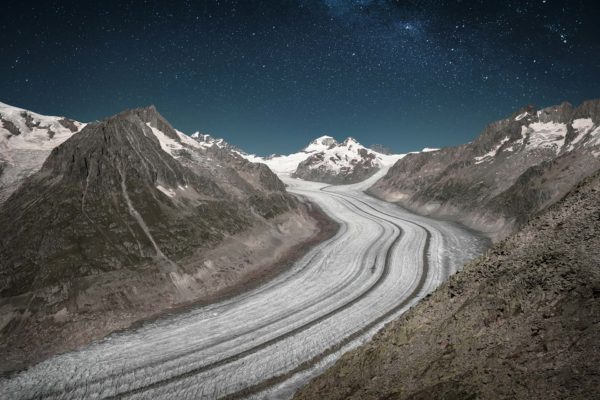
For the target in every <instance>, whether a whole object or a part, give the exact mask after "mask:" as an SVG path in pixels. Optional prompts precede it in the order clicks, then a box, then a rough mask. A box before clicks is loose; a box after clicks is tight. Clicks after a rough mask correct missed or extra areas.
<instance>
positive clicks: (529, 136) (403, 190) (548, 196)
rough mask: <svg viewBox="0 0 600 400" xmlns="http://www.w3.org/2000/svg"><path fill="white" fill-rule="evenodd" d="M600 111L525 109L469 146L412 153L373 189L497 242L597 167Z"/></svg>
mask: <svg viewBox="0 0 600 400" xmlns="http://www.w3.org/2000/svg"><path fill="white" fill-rule="evenodd" d="M599 110H600V100H592V101H588V102H585V103H583V104H582V105H580V106H579V107H573V106H571V105H570V104H568V103H563V104H561V105H560V106H554V107H548V108H545V109H541V110H535V109H534V108H533V107H526V108H524V109H521V110H520V111H518V112H516V113H515V114H513V115H512V116H511V117H510V118H507V119H504V120H501V121H497V122H494V123H492V124H490V125H489V126H488V127H486V129H485V130H484V131H483V132H482V133H481V135H480V136H479V137H478V138H477V139H475V140H474V141H473V142H471V143H468V144H465V145H462V146H458V147H450V148H444V149H441V150H438V151H431V152H422V153H417V154H408V155H407V156H406V157H404V158H402V159H400V160H399V161H397V162H396V164H395V165H394V166H393V167H392V168H390V170H389V171H388V173H387V174H386V175H385V176H384V177H383V178H382V179H381V180H379V181H378V182H377V183H376V184H375V185H374V186H373V187H372V188H370V189H369V192H370V193H371V194H373V195H375V196H377V197H379V198H382V199H384V200H388V201H392V202H397V203H399V204H400V205H402V206H404V207H406V208H409V209H411V210H413V211H416V212H418V213H422V214H426V215H433V216H438V217H444V218H452V219H456V220H459V221H460V222H463V223H465V224H466V225H468V226H470V227H472V228H475V229H478V230H480V231H483V232H486V233H488V234H489V235H490V236H491V237H492V238H494V239H500V238H502V237H505V236H506V235H508V234H510V233H512V232H514V231H515V229H518V227H520V226H522V225H523V224H524V223H525V222H527V220H528V218H529V217H530V216H531V215H534V214H535V213H537V212H539V211H540V210H543V209H544V208H546V207H547V206H549V205H550V204H552V203H554V202H555V201H556V200H557V199H560V198H561V197H562V196H564V195H565V194H566V193H567V192H568V191H569V190H570V189H571V188H572V187H573V186H574V185H575V184H577V182H579V181H580V180H581V179H583V178H584V177H586V176H589V175H590V174H592V173H594V172H595V171H597V170H598V169H600V111H599Z"/></svg>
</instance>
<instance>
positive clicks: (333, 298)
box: [0, 170, 488, 399]
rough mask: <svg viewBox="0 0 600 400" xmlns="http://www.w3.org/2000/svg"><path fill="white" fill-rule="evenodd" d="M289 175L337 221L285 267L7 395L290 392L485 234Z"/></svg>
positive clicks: (89, 352) (37, 371)
mask: <svg viewBox="0 0 600 400" xmlns="http://www.w3.org/2000/svg"><path fill="white" fill-rule="evenodd" d="M384 172H385V170H382V171H380V172H379V173H378V174H377V175H375V176H373V177H372V178H371V181H365V182H363V183H361V184H357V185H348V186H337V187H327V185H326V184H321V183H312V182H306V181H301V180H297V179H292V178H285V177H284V181H285V182H286V183H287V184H288V187H289V191H290V192H291V193H294V194H296V195H300V196H303V197H305V198H307V199H309V200H310V201H312V202H314V203H315V204H317V205H319V206H320V207H321V208H322V209H323V211H324V212H325V213H327V214H328V215H329V216H330V217H332V218H333V219H334V220H335V221H336V222H338V223H339V224H340V230H339V232H338V233H337V234H336V236H335V237H333V238H332V239H329V240H327V241H325V242H323V243H322V244H320V245H317V246H316V247H315V248H313V249H312V250H311V251H310V252H309V253H308V254H307V255H305V256H304V257H303V258H301V259H300V260H299V261H298V262H296V263H295V264H294V265H293V266H292V267H291V268H290V269H289V270H288V271H286V272H284V273H282V274H280V275H278V276H277V277H275V278H274V279H273V280H271V281H269V282H268V283H267V284H265V285H263V286H260V287H258V288H256V289H253V290H251V291H249V292H247V293H244V294H241V295H239V296H236V297H234V298H232V299H229V300H225V301H222V302H217V303H215V304H212V305H208V306H205V307H200V308H197V309H193V310H190V311H189V312H186V313H183V314H180V315H176V316H173V317H170V318H167V319H164V320H159V321H156V322H153V323H147V324H145V325H143V326H142V327H141V328H139V329H138V330H134V331H127V332H123V333H119V334H114V335H112V336H109V337H108V338H107V339H105V340H103V341H100V342H97V343H94V344H92V345H91V346H89V347H86V348H84V349H82V350H80V351H77V352H73V353H68V354H65V355H62V356H57V357H54V358H50V359H49V360H47V361H44V362H42V363H40V364H38V365H36V366H34V367H32V368H30V369H28V370H27V371H24V372H22V373H20V374H16V375H14V376H12V377H11V378H10V379H6V380H3V381H2V382H1V383H0V391H1V392H0V393H2V394H3V395H4V396H8V397H10V398H22V399H27V398H80V397H82V396H85V397H96V396H99V397H109V398H110V397H119V398H121V397H131V398H147V397H149V396H150V397H152V398H173V397H177V398H204V397H205V398H215V397H228V398H238V397H246V396H249V395H257V396H259V397H260V396H263V395H266V396H268V397H273V396H276V397H280V396H284V397H287V396H290V395H291V394H292V393H293V391H294V390H295V389H296V388H297V387H299V386H301V385H302V384H303V383H305V382H306V381H307V380H308V379H309V378H310V377H312V376H314V375H315V374H317V373H318V372H319V371H322V370H323V368H325V367H326V366H328V365H330V364H331V363H332V362H333V361H334V360H335V359H336V358H337V357H339V355H340V354H341V353H342V352H344V351H347V350H348V349H350V348H353V347H355V346H356V345H358V344H360V343H362V342H364V341H365V340H367V339H368V338H369V337H370V336H371V335H373V334H374V333H375V332H376V331H377V330H378V329H380V328H381V326H383V324H385V323H386V322H387V321H389V320H391V319H393V318H394V317H396V316H398V315H400V314H401V313H402V312H404V311H405V310H407V309H408V308H409V307H410V306H411V305H413V304H415V303H416V302H417V301H418V300H419V299H421V298H423V297H424V296H425V295H427V293H429V292H431V291H432V290H433V289H434V288H435V287H437V286H438V285H439V284H440V283H441V282H443V281H444V280H445V279H447V277H448V276H449V275H451V274H452V273H454V272H455V271H456V270H457V269H458V268H460V266H461V265H462V264H463V263H464V262H465V261H467V260H469V259H472V258H473V257H475V256H476V255H478V254H480V253H481V252H482V251H483V249H484V248H485V247H486V245H487V243H488V242H487V240H486V239H484V238H482V237H479V236H476V235H474V234H473V233H471V232H469V231H466V230H465V229H463V228H460V227H459V226H457V225H455V224H453V223H446V222H440V221H436V220H432V219H429V218H425V217H420V216H416V215H414V214H412V213H409V212H406V211H403V210H401V209H399V208H397V207H396V206H394V205H391V204H389V203H385V202H382V201H380V200H376V199H374V198H372V197H369V196H366V195H364V194H363V193H362V190H364V188H365V187H366V185H369V184H370V183H371V182H372V180H374V179H377V178H378V177H379V176H380V175H381V174H383V173H384Z"/></svg>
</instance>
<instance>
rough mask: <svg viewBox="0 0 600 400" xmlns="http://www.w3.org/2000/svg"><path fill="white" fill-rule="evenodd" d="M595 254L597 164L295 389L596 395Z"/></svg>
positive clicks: (598, 284) (598, 301) (599, 233)
mask: <svg viewBox="0 0 600 400" xmlns="http://www.w3.org/2000/svg"><path fill="white" fill-rule="evenodd" d="M598 260H600V174H595V175H593V176H592V177H590V178H587V179H586V180H584V182H583V183H582V184H581V185H579V186H578V187H576V188H575V189H574V190H573V191H572V192H571V193H569V194H568V195H567V196H566V197H565V198H564V199H562V200H561V201H559V202H558V203H556V204H554V205H553V206H551V207H550V208H548V209H547V210H546V211H545V212H544V213H543V214H541V215H540V216H538V217H536V218H534V219H533V220H531V221H530V222H529V223H528V224H526V226H525V227H524V228H523V229H522V230H521V231H520V232H519V233H517V234H515V235H514V236H511V237H509V238H507V239H505V240H503V241H501V242H499V243H497V244H496V245H495V246H494V247H493V248H492V249H490V250H489V251H488V252H487V254H486V255H485V256H483V257H481V258H480V259H478V260H476V261H474V262H472V263H471V264H468V265H467V266H466V267H465V268H464V270H462V271H461V272H460V273H457V274H456V275H454V276H453V277H451V278H450V280H449V281H448V282H447V283H445V284H443V285H442V286H441V287H440V288H439V289H438V290H436V291H435V292H434V293H433V294H432V295H430V296H428V297H427V298H426V299H425V300H423V301H422V302H421V303H419V304H418V305H417V306H415V307H414V308H413V309H411V310H410V311H409V312H408V313H406V314H405V315H404V316H403V317H401V318H400V319H398V320H396V321H394V322H392V323H390V324H388V325H387V326H386V327H385V328H384V329H383V330H382V331H381V332H380V333H378V334H377V335H376V336H375V337H374V339H373V340H372V341H371V342H370V343H368V344H366V345H364V346H362V347H359V348H357V349H356V350H353V351H351V352H349V353H347V354H345V355H344V356H343V357H342V358H341V359H340V360H339V361H338V362H337V363H336V364H335V365H334V366H333V367H332V368H331V369H329V370H328V371H327V372H326V373H325V374H324V375H322V376H320V377H318V378H316V379H315V380H313V381H312V382H311V383H310V384H309V385H308V386H307V387H305V388H303V389H302V390H300V392H299V393H297V394H296V397H295V398H296V399H325V398H326V399H361V400H362V399H392V398H393V399H399V400H401V399H423V400H425V399H544V400H553V399H591V398H596V397H597V393H598V387H600V346H598V340H599V339H598V338H600V325H599V321H600V265H599V263H598Z"/></svg>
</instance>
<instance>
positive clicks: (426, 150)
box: [421, 147, 439, 153]
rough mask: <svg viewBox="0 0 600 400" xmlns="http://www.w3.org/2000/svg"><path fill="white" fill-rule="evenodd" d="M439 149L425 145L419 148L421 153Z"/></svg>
mask: <svg viewBox="0 0 600 400" xmlns="http://www.w3.org/2000/svg"><path fill="white" fill-rule="evenodd" d="M438 150H439V149H437V148H433V147H425V148H423V150H421V151H422V152H423V153H431V152H432V151H438Z"/></svg>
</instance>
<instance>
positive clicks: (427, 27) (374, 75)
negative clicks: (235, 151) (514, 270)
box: [0, 0, 600, 154]
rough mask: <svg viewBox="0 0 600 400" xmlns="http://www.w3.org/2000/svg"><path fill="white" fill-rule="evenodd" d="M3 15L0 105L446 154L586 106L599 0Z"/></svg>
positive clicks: (269, 140)
mask: <svg viewBox="0 0 600 400" xmlns="http://www.w3.org/2000/svg"><path fill="white" fill-rule="evenodd" d="M170 3H171V2H158V1H94V2H92V1H73V2H70V1H38V2H30V1H11V2H6V3H4V4H3V6H2V8H1V11H0V66H1V67H0V68H1V78H0V101H2V102H5V103H8V104H12V105H15V106H19V107H23V108H27V109H31V110H33V111H36V112H39V113H42V114H53V115H66V116H68V117H71V118H74V119H77V120H80V121H91V120H96V119H102V118H104V117H106V116H109V115H112V114H115V113H117V112H119V111H122V110H123V109H126V108H133V107H139V106H145V105H149V104H154V105H156V106H157V108H158V109H159V111H160V112H161V113H162V114H163V115H164V116H165V117H166V118H167V119H168V120H169V121H170V122H171V123H172V124H173V125H174V126H175V127H176V128H178V129H180V130H182V131H184V132H187V133H192V132H194V131H197V130H200V131H201V132H206V133H211V134H213V135H215V136H218V137H224V138H225V139H226V140H228V141H230V142H231V143H233V144H236V145H238V146H239V147H241V148H243V149H245V150H247V151H249V152H255V153H258V154H270V153H286V152H291V151H294V150H297V149H299V148H301V147H303V146H304V145H305V143H306V142H307V141H309V140H310V139H312V138H314V137H316V136H320V135H323V134H329V135H333V136H336V137H338V138H339V139H343V138H344V137H346V136H354V137H355V138H357V139H358V140H359V141H361V142H362V143H363V144H365V145H370V144H373V143H381V144H384V145H386V146H388V147H390V148H392V149H393V150H395V151H397V152H406V151H412V150H417V149H421V148H422V147H425V146H429V147H441V146H445V145H452V144H460V143H464V142H467V141H469V140H471V139H473V138H474V137H475V136H476V135H477V134H478V133H479V132H480V131H481V129H482V128H483V127H484V126H485V124H486V123H488V122H491V121H493V120H496V119H499V118H502V117H505V116H507V115H509V114H511V113H512V112H513V111H516V110H517V109H518V108H520V107H521V106H524V105H528V104H534V105H537V106H548V105H553V104H557V103H560V102H562V101H565V100H566V101H570V102H572V103H574V104H578V103H579V102H581V101H582V100H585V99H589V98H597V97H600V22H599V18H600V5H599V4H600V2H598V1H555V0H536V1H524V0H522V1H467V0H464V1H456V0H454V1H443V0H437V1H436V0H413V1H385V0H379V1H377V0H349V1H339V0H287V1H286V0H284V1H251V0H243V1H208V0H207V1H195V2H194V1H181V2H173V3H177V4H176V5H173V4H170Z"/></svg>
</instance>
